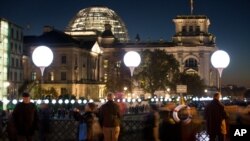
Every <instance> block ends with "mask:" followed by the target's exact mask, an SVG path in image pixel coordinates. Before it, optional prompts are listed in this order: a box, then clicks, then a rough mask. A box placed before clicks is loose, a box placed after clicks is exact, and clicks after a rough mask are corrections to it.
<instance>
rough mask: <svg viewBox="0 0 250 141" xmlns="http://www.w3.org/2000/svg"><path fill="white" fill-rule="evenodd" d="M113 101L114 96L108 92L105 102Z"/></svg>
mask: <svg viewBox="0 0 250 141" xmlns="http://www.w3.org/2000/svg"><path fill="white" fill-rule="evenodd" d="M113 99H114V94H113V93H111V92H109V93H108V94H107V100H108V101H111V100H113Z"/></svg>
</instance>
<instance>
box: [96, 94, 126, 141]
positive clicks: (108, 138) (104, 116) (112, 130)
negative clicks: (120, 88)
mask: <svg viewBox="0 0 250 141" xmlns="http://www.w3.org/2000/svg"><path fill="white" fill-rule="evenodd" d="M113 99H114V95H113V93H108V94H107V100H108V101H107V102H106V103H105V104H103V105H102V106H101V107H100V113H99V119H100V123H101V125H102V127H103V135H104V141H118V138H119V134H120V122H121V112H120V109H119V105H118V104H117V103H115V102H114V101H113Z"/></svg>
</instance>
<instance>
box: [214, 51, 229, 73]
mask: <svg viewBox="0 0 250 141" xmlns="http://www.w3.org/2000/svg"><path fill="white" fill-rule="evenodd" d="M211 63H212V65H213V66H214V68H220V69H224V68H226V67H227V66H228V65H229V63H230V57H229V55H228V54H227V52H225V51H223V50H217V51H215V52H214V53H213V54H212V56H211Z"/></svg>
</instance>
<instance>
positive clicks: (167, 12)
mask: <svg viewBox="0 0 250 141" xmlns="http://www.w3.org/2000/svg"><path fill="white" fill-rule="evenodd" d="M93 5H104V6H107V7H108V8H110V9H113V10H114V11H115V12H116V13H117V14H118V15H119V16H120V17H121V18H122V19H123V21H124V22H125V24H126V26H127V29H128V32H129V36H130V39H132V40H133V39H134V38H135V36H136V34H137V33H139V34H140V37H141V39H142V40H148V39H151V40H159V39H160V38H163V39H164V40H166V41H170V40H171V36H172V35H173V34H174V24H173V22H172V19H173V18H175V17H176V15H187V14H190V4H189V0H3V1H1V4H0V17H2V18H6V19H8V20H10V21H11V22H14V23H16V24H18V25H20V26H23V27H25V25H30V27H31V28H30V30H28V31H27V30H25V32H24V33H25V35H28V34H29V35H40V34H41V33H42V28H43V26H44V25H53V26H54V27H55V28H57V29H59V30H64V29H65V27H66V26H67V24H68V22H69V21H70V20H71V19H72V18H73V16H74V15H75V14H76V13H77V12H78V11H79V10H81V9H84V8H86V7H89V6H93ZM249 7H250V1H249V0H194V14H198V15H206V16H208V18H209V19H210V22H211V25H210V29H209V32H210V33H212V34H214V35H215V36H216V43H217V46H218V48H220V49H222V50H225V51H226V52H228V54H229V55H230V58H231V62H230V64H229V66H228V67H227V68H226V69H224V71H223V74H222V83H223V85H226V84H236V85H238V86H246V87H248V88H250V61H249V60H250V54H249V52H250V8H249Z"/></svg>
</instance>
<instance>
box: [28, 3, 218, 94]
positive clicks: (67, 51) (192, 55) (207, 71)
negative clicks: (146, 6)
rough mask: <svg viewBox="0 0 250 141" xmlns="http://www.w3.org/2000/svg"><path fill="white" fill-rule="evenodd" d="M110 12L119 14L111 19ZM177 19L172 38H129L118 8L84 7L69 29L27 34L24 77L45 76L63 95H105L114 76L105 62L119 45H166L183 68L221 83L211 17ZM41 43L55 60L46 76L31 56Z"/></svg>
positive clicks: (138, 47) (124, 47) (46, 84)
mask: <svg viewBox="0 0 250 141" xmlns="http://www.w3.org/2000/svg"><path fill="white" fill-rule="evenodd" d="M111 15H113V17H115V18H114V19H111V17H112V16H111ZM173 22H174V24H175V31H176V32H175V34H174V35H173V37H172V41H169V42H165V41H163V40H160V41H158V42H152V41H151V42H145V41H142V40H140V42H129V41H128V36H127V30H126V28H125V24H124V23H123V22H122V20H121V19H120V18H119V17H118V16H117V15H116V14H115V12H113V11H112V10H110V9H108V8H106V7H90V8H86V9H83V10H81V11H80V12H78V14H77V15H76V17H74V18H73V20H72V21H71V22H70V24H69V25H68V27H67V28H66V30H65V32H62V31H59V30H56V29H54V28H53V27H50V26H45V27H44V33H43V34H42V35H40V36H26V37H25V40H24V43H25V49H26V50H27V51H25V52H26V55H25V56H26V59H27V61H26V62H27V63H26V64H24V67H25V68H27V71H25V74H24V78H25V80H29V81H31V82H32V81H33V82H35V81H37V80H41V79H43V80H44V83H43V84H42V87H44V88H46V89H49V88H51V87H54V88H56V91H57V92H58V93H59V94H66V93H68V94H74V95H76V97H77V98H79V97H87V98H101V97H103V96H104V89H105V82H106V80H107V77H112V76H109V75H108V72H107V70H108V69H107V67H109V61H110V58H111V56H112V55H113V53H114V52H116V51H118V50H119V49H122V50H124V51H130V50H134V51H138V52H140V51H142V50H145V49H150V50H154V49H162V50H165V51H166V52H167V53H168V54H173V55H174V56H175V58H176V59H177V60H178V61H179V63H180V68H179V69H180V71H181V72H186V73H190V74H194V73H196V74H198V75H199V76H200V77H201V79H203V80H204V83H205V84H206V85H207V86H217V85H218V81H217V80H218V75H217V71H216V70H215V69H214V68H213V67H212V65H211V63H210V57H211V54H212V53H213V52H214V51H215V50H217V47H216V44H215V36H214V35H212V34H211V33H209V31H208V29H209V25H210V21H209V19H208V18H207V17H206V16H204V15H182V16H177V17H176V18H175V19H173ZM117 25H119V26H118V27H121V29H118V27H117ZM116 31H119V32H116ZM119 33H124V34H122V35H121V34H119ZM39 45H47V46H48V47H50V48H51V49H52V51H53V53H54V56H55V57H54V60H53V62H52V64H51V65H50V66H49V67H48V68H46V69H45V72H44V76H43V78H41V74H40V71H39V69H38V68H37V67H36V66H34V65H33V63H32V61H30V56H31V53H32V51H33V50H34V49H35V47H37V46H39ZM122 59H123V58H122V57H121V58H120V61H118V62H117V63H118V64H117V67H120V65H119V63H121V62H122V61H123V60H122Z"/></svg>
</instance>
